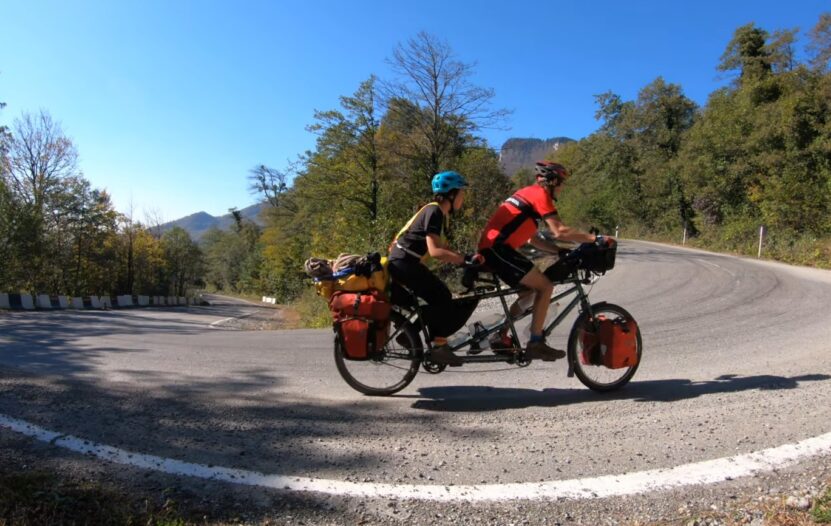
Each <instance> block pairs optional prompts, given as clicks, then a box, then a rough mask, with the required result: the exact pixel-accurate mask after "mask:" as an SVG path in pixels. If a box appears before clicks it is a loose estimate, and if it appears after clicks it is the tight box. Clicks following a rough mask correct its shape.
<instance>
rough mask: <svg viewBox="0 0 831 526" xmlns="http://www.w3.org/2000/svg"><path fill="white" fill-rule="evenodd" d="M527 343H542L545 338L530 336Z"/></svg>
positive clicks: (535, 335)
mask: <svg viewBox="0 0 831 526" xmlns="http://www.w3.org/2000/svg"><path fill="white" fill-rule="evenodd" d="M528 341H529V342H544V341H545V338H543V336H542V334H532V335H531V338H530V339H529V340H528Z"/></svg>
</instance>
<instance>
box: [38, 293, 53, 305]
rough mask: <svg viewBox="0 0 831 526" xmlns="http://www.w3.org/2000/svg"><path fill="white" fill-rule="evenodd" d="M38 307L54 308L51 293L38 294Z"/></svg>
mask: <svg viewBox="0 0 831 526" xmlns="http://www.w3.org/2000/svg"><path fill="white" fill-rule="evenodd" d="M38 307H39V308H41V309H51V308H52V300H51V299H49V294H38Z"/></svg>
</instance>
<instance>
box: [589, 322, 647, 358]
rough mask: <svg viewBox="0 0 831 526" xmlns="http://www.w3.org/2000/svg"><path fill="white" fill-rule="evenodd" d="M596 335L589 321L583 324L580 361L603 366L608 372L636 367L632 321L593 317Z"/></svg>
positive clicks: (636, 330)
mask: <svg viewBox="0 0 831 526" xmlns="http://www.w3.org/2000/svg"><path fill="white" fill-rule="evenodd" d="M597 322H598V324H599V329H600V330H599V333H597V334H595V332H594V326H593V324H592V323H591V321H587V322H586V327H585V328H584V329H583V334H582V335H581V336H580V344H581V346H582V349H583V352H582V353H581V356H580V359H581V361H582V362H583V363H585V364H591V365H604V366H606V367H608V368H609V369H622V368H624V367H633V366H635V365H637V363H638V324H637V323H636V322H635V320H624V319H622V318H617V319H614V320H610V319H608V318H606V317H605V316H604V315H602V314H601V315H599V316H598V317H597Z"/></svg>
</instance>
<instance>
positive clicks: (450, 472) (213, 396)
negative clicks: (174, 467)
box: [0, 242, 831, 523]
mask: <svg viewBox="0 0 831 526" xmlns="http://www.w3.org/2000/svg"><path fill="white" fill-rule="evenodd" d="M590 297H591V298H592V300H593V301H601V300H603V301H610V302H613V303H618V304H620V305H622V306H624V307H625V308H626V309H627V310H629V311H630V312H631V313H632V314H633V315H634V317H635V318H636V319H637V320H638V322H639V325H640V328H641V331H642V335H643V342H644V358H643V362H642V365H641V367H640V369H639V371H638V373H637V375H636V376H635V378H634V379H633V381H632V382H631V383H630V384H629V385H628V386H627V387H625V388H624V389H622V390H621V391H619V392H616V393H612V394H607V395H600V394H597V393H594V392H592V391H590V390H588V389H586V388H585V387H583V386H582V384H580V383H579V381H578V380H577V379H576V378H567V377H566V365H565V363H564V362H555V363H541V362H535V363H533V364H532V365H531V366H530V367H527V368H523V369H519V368H508V369H506V368H505V366H504V365H501V366H500V365H498V364H496V365H495V364H490V365H472V366H471V365H466V366H465V367H463V368H459V369H456V368H454V369H448V371H447V372H445V373H442V374H439V375H429V374H426V373H424V372H423V371H422V372H420V373H419V375H418V376H417V377H416V379H415V381H414V382H413V383H412V384H411V385H410V386H409V387H408V388H407V389H405V390H404V391H402V392H401V393H399V394H398V395H396V396H393V397H389V398H370V397H365V396H363V395H360V394H359V393H357V392H355V391H353V390H352V389H351V388H350V387H349V386H348V385H346V383H345V382H344V381H343V380H342V379H341V378H340V376H339V375H338V372H337V370H336V369H335V366H334V363H333V360H332V345H331V341H332V333H331V331H329V330H294V331H240V330H234V329H233V328H232V324H229V323H228V322H229V320H228V318H234V317H239V316H245V315H251V314H252V313H256V312H258V310H259V309H262V308H263V307H259V306H257V305H253V304H248V303H245V302H238V301H233V300H229V299H221V298H214V303H215V305H213V306H211V307H190V308H175V309H169V310H156V309H143V310H139V309H133V310H121V311H106V312H97V311H96V312H93V311H88V312H86V311H85V312H71V311H62V312H6V313H0V349H2V350H0V414H3V415H7V416H10V417H13V418H18V419H22V420H26V421H29V422H32V423H34V424H36V425H39V426H42V427H45V428H47V429H52V430H57V431H60V432H63V433H67V434H72V435H75V436H79V437H83V438H86V439H89V440H91V441H95V442H99V443H104V444H109V445H112V446H116V447H119V448H122V449H126V450H130V451H135V452H140V453H146V454H153V455H159V456H164V457H170V458H175V459H180V460H185V461H188V462H194V463H201V464H206V465H217V466H227V467H234V468H240V469H247V470H254V471H259V472H263V473H271V474H281V475H294V476H304V477H313V478H317V477H319V478H326V479H336V480H347V481H353V482H383V483H400V484H437V485H450V484H452V485H467V484H484V483H487V484H497V483H507V482H538V481H547V480H559V479H572V478H585V477H592V476H599V475H606V474H622V473H629V472H634V471H642V470H648V469H656V468H668V467H673V466H677V465H680V464H685V463H690V462H696V461H701V460H707V459H716V458H721V457H727V456H732V455H736V454H740V453H747V452H752V451H757V450H760V449H764V448H770V447H775V446H778V445H781V444H786V443H792V442H796V441H799V440H802V439H805V438H810V437H814V436H817V435H820V434H823V433H828V432H831V343H829V342H831V315H829V312H828V305H831V272H828V271H821V270H814V269H804V268H797V267H790V266H786V265H780V264H775V263H767V262H758V261H755V260H749V259H741V258H734V257H729V256H723V255H717V254H711V253H705V252H698V251H690V250H685V249H681V248H672V247H666V246H661V245H657V244H650V243H642V242H624V243H622V244H621V248H620V251H619V253H618V264H617V266H616V268H615V269H614V270H613V271H612V272H610V273H609V274H608V275H607V276H605V277H603V278H602V279H601V280H599V282H598V283H596V284H595V285H594V287H593V289H592V291H591V294H590ZM488 308H490V307H489V306H484V307H483V309H482V310H483V311H486V310H487V309H488ZM483 313H484V312H480V313H479V314H480V315H481V314H483ZM569 327H570V320H567V322H566V323H564V324H563V325H562V326H561V328H559V329H558V330H556V331H555V332H554V335H553V337H552V338H551V339H550V340H549V343H551V344H553V345H554V346H558V347H562V348H564V347H565V339H566V335H567V331H568V329H569ZM9 434H10V432H9V431H4V430H0V437H5V439H7V440H10V438H9V436H10V435H9ZM14 443H16V444H18V443H20V442H19V441H15V442H14ZM1 446H2V444H0V447H1ZM67 455H70V454H68V453H67ZM817 464H821V465H822V466H827V465H828V459H827V458H821V459H816V460H815V461H813V462H812V463H810V464H809V467H810V466H813V467H816V465H817ZM806 469H807V468H806ZM217 486H222V485H220V484H218V483H217ZM751 486H752V487H754V488H755V483H749V484H748V487H751ZM214 490H215V491H219V490H217V489H214ZM205 491H208V489H205ZM238 491H241V490H238ZM668 495H669V494H668ZM667 498H669V497H667ZM673 498H675V497H673ZM375 504H376V505H377V506H379V508H378V509H381V510H383V509H385V508H384V505H383V504H379V503H375ZM664 504H665V505H666V506H668V507H667V508H666V509H670V508H672V509H674V508H673V506H674V504H673V503H668V504H667V503H664ZM547 506H549V505H548V504H544V503H541V504H539V508H538V509H537V511H529V510H527V509H526V516H535V515H534V513H538V514H539V515H536V516H538V517H541V516H544V515H545V514H546V513H548V512H543V511H541V510H546V509H547V510H549V511H550V510H551V508H549V507H547ZM616 506H617V505H614V506H612V507H613V508H614V509H618V508H617V507H616ZM436 509H439V508H436ZM620 509H621V510H623V509H624V508H620ZM661 509H664V508H661ZM491 511H492V510H486V511H483V512H482V513H484V514H485V515H487V513H490V512H491ZM623 512H625V510H624V511H622V512H621V513H623ZM391 513H392V512H390V513H387V515H389V516H388V517H387V516H386V515H384V516H385V517H386V518H387V519H390V518H394V517H396V516H397V515H394V514H391ZM430 513H431V514H433V515H430V516H431V517H433V518H434V519H436V520H437V521H438V520H439V519H438V518H436V517H435V513H438V514H439V515H441V513H442V511H435V512H434V511H430ZM445 513H446V512H445ZM471 513H474V512H473V511H471ZM575 513H578V512H577V511H571V512H569V516H570V517H571V518H572V519H575V520H577V521H578V522H586V521H588V522H586V523H591V522H590V519H589V518H587V517H589V515H585V516H582V517H583V518H581V515H579V514H578V515H574V514H575ZM587 513H588V512H587ZM626 513H628V512H626ZM395 514H398V511H395ZM485 515H483V517H484V516H485ZM636 515H637V514H635V515H626V516H627V517H632V516H636ZM373 516H374V517H376V520H378V519H377V517H378V515H377V514H375V515H373ZM401 516H404V515H401ZM406 516H407V517H410V518H412V514H406ZM493 517H500V515H498V514H496V515H493ZM422 520H423V522H429V521H427V520H424V518H423V517H422ZM501 520H502V519H499V520H497V521H496V522H499V521H501ZM506 520H507V519H506ZM335 522H337V521H336V520H335ZM417 522H418V521H417ZM485 522H488V521H487V520H486V519H485Z"/></svg>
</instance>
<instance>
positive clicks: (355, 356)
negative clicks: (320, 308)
mask: <svg viewBox="0 0 831 526" xmlns="http://www.w3.org/2000/svg"><path fill="white" fill-rule="evenodd" d="M391 307H392V306H391V305H390V302H389V301H387V298H386V296H384V294H383V293H382V292H380V291H377V290H368V291H364V292H335V293H334V294H333V295H332V298H331V299H330V300H329V310H330V311H331V312H332V319H333V321H334V329H335V332H336V333H337V334H338V336H339V337H340V341H341V344H342V345H343V354H344V357H345V358H347V359H350V360H368V359H370V358H372V356H373V355H374V354H375V353H376V352H377V351H380V350H381V349H382V348H383V347H384V345H385V344H386V343H387V334H388V332H389V319H390V310H391Z"/></svg>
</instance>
